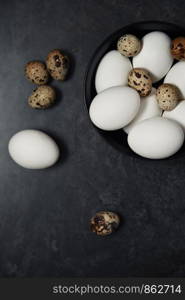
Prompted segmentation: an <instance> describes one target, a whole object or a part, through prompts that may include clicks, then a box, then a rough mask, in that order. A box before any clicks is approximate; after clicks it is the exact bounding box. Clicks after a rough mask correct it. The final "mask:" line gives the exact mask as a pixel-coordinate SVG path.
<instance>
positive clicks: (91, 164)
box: [0, 0, 185, 277]
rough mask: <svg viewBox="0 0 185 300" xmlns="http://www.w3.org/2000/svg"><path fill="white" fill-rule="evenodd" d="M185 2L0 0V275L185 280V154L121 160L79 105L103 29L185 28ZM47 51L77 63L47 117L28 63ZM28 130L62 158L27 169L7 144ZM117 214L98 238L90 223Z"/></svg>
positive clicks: (103, 36)
mask: <svg viewBox="0 0 185 300" xmlns="http://www.w3.org/2000/svg"><path fill="white" fill-rule="evenodd" d="M184 14H185V2H184V1H180V0H179V1H177V0H176V1H167V0H163V1H161V0H155V1H153V0H152V1H150V0H146V1H145V0H143V1H142V0H137V1H128V0H125V1H124V0H114V1H113V0H106V1H104V0H99V1H95V0H52V1H49V0H26V1H23V0H22V1H21V0H16V1H15V0H14V1H10V0H6V1H2V0H1V1H0V104H1V108H0V276H23V277H24V276H97V277H98V276H125V277H127V276H175V277H176V276H185V235H184V231H185V158H183V157H180V158H179V159H174V160H169V161H168V162H163V161H161V162H153V161H148V160H139V159H137V158H132V157H131V156H127V155H126V154H124V153H121V152H118V151H117V150H116V149H114V148H113V147H112V146H111V145H110V144H108V143H107V142H106V141H105V140H104V139H103V138H102V137H101V136H100V135H99V134H98V133H97V131H96V130H95V128H93V126H92V125H91V123H90V121H89V118H88V115H87V113H86V110H85V107H84V102H83V81H84V72H85V69H86V67H87V64H88V62H89V59H90V57H91V55H92V53H93V52H94V50H95V49H96V47H97V46H98V45H99V44H100V43H101V42H102V40H103V39H104V38H105V37H106V36H108V35H109V34H110V33H112V32H114V31H115V30H117V29H118V28H120V27H122V26H124V25H126V24H129V23H132V22H136V21H143V20H160V21H168V22H172V23H176V24H178V25H182V26H184V27H185V18H184ZM53 48H61V49H63V50H66V51H67V52H68V53H69V55H70V57H71V58H72V61H73V66H74V67H73V70H72V72H71V75H70V78H69V79H68V80H67V81H66V82H63V83H59V82H52V83H51V84H52V85H53V86H56V87H58V90H59V94H60V97H59V98H60V100H59V101H58V104H57V105H56V106H54V107H53V108H52V109H48V110H45V111H35V110H33V109H31V108H29V107H28V105H27V97H28V95H29V94H30V93H31V91H32V89H33V86H32V84H31V83H29V82H27V81H26V79H25V78H24V65H25V63H26V62H27V61H29V60H33V59H39V60H44V59H45V57H46V55H47V53H48V52H49V51H50V50H51V49H53ZM28 128H35V129H40V130H44V131H45V132H47V133H49V134H50V135H51V136H53V137H54V138H55V139H56V141H57V142H58V143H59V145H60V147H61V159H60V162H59V163H58V164H57V165H56V166H54V167H52V168H50V169H47V170H42V171H41V170H40V171H31V170H26V169H23V168H21V167H19V166H18V165H16V164H15V163H14V162H13V161H12V160H11V159H10V158H9V155H8V151H7V144H8V141H9V139H10V137H11V136H12V135H13V134H14V133H16V132H17V131H19V130H23V129H28ZM102 209H108V210H113V211H117V212H119V213H120V215H121V216H122V219H123V223H122V226H121V228H120V230H119V231H118V232H117V233H116V234H114V235H112V236H109V237H106V238H100V237H97V236H96V235H94V234H92V233H91V232H90V231H89V226H88V222H89V218H90V217H91V216H92V215H93V214H94V213H95V212H96V211H97V210H102Z"/></svg>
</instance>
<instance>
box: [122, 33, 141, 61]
mask: <svg viewBox="0 0 185 300" xmlns="http://www.w3.org/2000/svg"><path fill="white" fill-rule="evenodd" d="M117 50H118V51H119V52H120V53H121V54H122V55H124V56H127V57H133V56H135V55H137V54H138V53H139V51H140V50H141V41H140V40H139V39H138V38H137V37H136V36H135V35H133V34H125V35H123V36H121V37H120V38H119V40H118V42H117Z"/></svg>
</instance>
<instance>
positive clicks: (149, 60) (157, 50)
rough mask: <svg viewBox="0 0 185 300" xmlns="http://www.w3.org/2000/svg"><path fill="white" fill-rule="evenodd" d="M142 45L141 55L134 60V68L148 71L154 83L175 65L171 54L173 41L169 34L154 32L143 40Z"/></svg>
mask: <svg viewBox="0 0 185 300" xmlns="http://www.w3.org/2000/svg"><path fill="white" fill-rule="evenodd" d="M142 45H143V46H142V49H141V51H140V52H139V54H138V55H136V56H135V57H134V58H133V66H134V68H143V69H146V70H148V71H149V72H150V74H151V75H152V79H153V82H156V81H159V80H160V79H161V78H163V77H164V76H165V75H166V73H167V72H168V71H169V69H170V67H171V66H172V63H173V58H172V55H171V52H170V47H171V40H170V38H169V37H168V35H167V34H165V33H163V32H160V31H153V32H150V33H148V34H146V35H145V36H144V37H143V38H142Z"/></svg>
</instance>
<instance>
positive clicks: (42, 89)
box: [28, 85, 56, 109]
mask: <svg viewBox="0 0 185 300" xmlns="http://www.w3.org/2000/svg"><path fill="white" fill-rule="evenodd" d="M55 99H56V92H55V90H54V88H53V87H51V86H49V85H41V86H39V87H38V88H36V89H35V90H34V91H33V93H32V94H31V96H30V97H29V98H28V104H29V105H30V106H31V107H32V108H38V109H42V108H48V107H50V106H52V105H53V104H54V103H55Z"/></svg>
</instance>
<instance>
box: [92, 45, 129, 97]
mask: <svg viewBox="0 0 185 300" xmlns="http://www.w3.org/2000/svg"><path fill="white" fill-rule="evenodd" d="M131 69H132V64H131V62H130V60H129V58H128V57H125V56H123V55H121V54H120V53H119V52H118V51H117V50H112V51H110V52H108V53H107V54H105V56H104V57H103V58H102V59H101V61H100V63H99V65H98V68H97V71H96V77H95V87H96V91H97V93H99V92H101V91H103V90H105V89H107V88H110V87H113V86H119V85H127V81H128V74H129V72H130V70H131Z"/></svg>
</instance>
